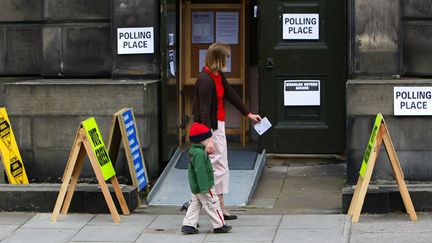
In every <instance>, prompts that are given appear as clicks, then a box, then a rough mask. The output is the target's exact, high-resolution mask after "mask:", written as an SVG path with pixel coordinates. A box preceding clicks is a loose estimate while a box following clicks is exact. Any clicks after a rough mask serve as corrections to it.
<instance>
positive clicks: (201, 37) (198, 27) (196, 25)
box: [192, 12, 214, 44]
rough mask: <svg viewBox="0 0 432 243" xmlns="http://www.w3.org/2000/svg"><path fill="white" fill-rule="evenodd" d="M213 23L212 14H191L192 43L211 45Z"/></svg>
mask: <svg viewBox="0 0 432 243" xmlns="http://www.w3.org/2000/svg"><path fill="white" fill-rule="evenodd" d="M213 23H214V13H213V12H192V43H194V44H199V43H213V41H214V35H213V32H214V24H213Z"/></svg>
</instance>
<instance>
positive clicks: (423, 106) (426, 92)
mask: <svg viewBox="0 0 432 243" xmlns="http://www.w3.org/2000/svg"><path fill="white" fill-rule="evenodd" d="M393 104H394V115H395V116H431V115H432V87H427V86H424V87H422V86H420V87H394V103H393Z"/></svg>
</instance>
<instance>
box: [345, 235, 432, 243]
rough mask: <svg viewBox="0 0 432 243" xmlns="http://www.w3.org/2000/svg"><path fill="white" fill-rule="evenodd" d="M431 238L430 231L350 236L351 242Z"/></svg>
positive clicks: (427, 242)
mask: <svg viewBox="0 0 432 243" xmlns="http://www.w3.org/2000/svg"><path fill="white" fill-rule="evenodd" d="M431 239H432V233H416V234H405V233H380V234H371V233H365V234H362V235H354V236H351V239H350V242H351V243H364V242H368V243H369V242H370V243H407V242H415V243H430V242H431Z"/></svg>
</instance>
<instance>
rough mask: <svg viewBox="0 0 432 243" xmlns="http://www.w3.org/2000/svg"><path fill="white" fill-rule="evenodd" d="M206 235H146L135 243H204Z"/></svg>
mask: <svg viewBox="0 0 432 243" xmlns="http://www.w3.org/2000/svg"><path fill="white" fill-rule="evenodd" d="M206 236H207V234H206V233H199V234H196V235H184V234H180V233H174V234H166V233H160V234H157V233H149V234H147V233H144V234H142V235H141V236H140V237H139V238H138V239H137V240H136V241H135V242H136V243H149V242H157V243H173V242H175V243H199V242H204V239H205V238H206Z"/></svg>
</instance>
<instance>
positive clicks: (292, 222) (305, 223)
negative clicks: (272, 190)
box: [279, 214, 348, 230]
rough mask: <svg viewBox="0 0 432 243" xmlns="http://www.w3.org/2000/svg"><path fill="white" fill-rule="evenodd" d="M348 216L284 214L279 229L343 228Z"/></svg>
mask: <svg viewBox="0 0 432 243" xmlns="http://www.w3.org/2000/svg"><path fill="white" fill-rule="evenodd" d="M346 220H348V216H346V215H343V214H333V215H284V216H283V218H282V222H281V223H280V225H279V228H280V229H335V228H339V229H341V230H343V226H344V223H345V221H346Z"/></svg>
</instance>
